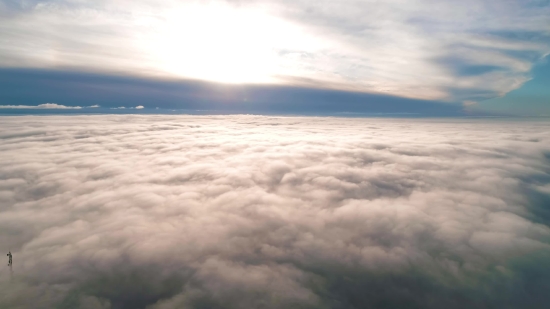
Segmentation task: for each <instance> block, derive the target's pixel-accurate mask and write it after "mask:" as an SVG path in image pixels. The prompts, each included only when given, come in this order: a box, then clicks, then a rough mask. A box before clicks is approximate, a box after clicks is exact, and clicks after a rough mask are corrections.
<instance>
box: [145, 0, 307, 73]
mask: <svg viewBox="0 0 550 309" xmlns="http://www.w3.org/2000/svg"><path fill="white" fill-rule="evenodd" d="M297 33H299V31H296V29H293V26H292V25H291V24H289V23H288V22H285V21H283V20H280V19H277V18H275V17H273V16H270V15H268V14H266V13H265V12H263V11H262V10H259V9H242V8H234V7H231V6H228V5H222V4H211V5H189V6H185V7H182V8H179V9H174V10H170V11H169V12H166V13H165V14H164V16H162V18H161V19H159V21H158V22H156V24H155V27H154V31H152V32H151V33H150V37H149V38H148V39H147V40H145V42H147V45H148V46H147V47H146V48H147V49H148V51H149V54H150V55H151V58H152V59H153V61H154V63H155V64H154V65H155V66H156V67H157V68H158V69H160V70H161V71H164V72H166V73H168V74H171V75H175V76H182V77H189V78H194V79H202V80H209V81H217V82H224V83H275V82H276V80H277V78H276V76H278V75H281V74H284V72H283V69H284V63H282V61H281V60H282V59H281V57H280V51H281V50H282V49H284V48H288V47H290V46H292V44H293V42H292V41H293V40H294V41H299V40H300V38H297V37H296V36H297ZM290 48H291V47H290Z"/></svg>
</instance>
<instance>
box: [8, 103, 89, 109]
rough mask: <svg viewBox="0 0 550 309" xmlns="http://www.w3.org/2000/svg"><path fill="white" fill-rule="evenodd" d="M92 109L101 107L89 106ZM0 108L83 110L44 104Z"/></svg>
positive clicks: (78, 107)
mask: <svg viewBox="0 0 550 309" xmlns="http://www.w3.org/2000/svg"><path fill="white" fill-rule="evenodd" d="M88 107H90V108H93V107H99V106H88ZM0 108H9V109H81V108H82V107H81V106H65V105H62V104H57V103H44V104H39V105H0Z"/></svg>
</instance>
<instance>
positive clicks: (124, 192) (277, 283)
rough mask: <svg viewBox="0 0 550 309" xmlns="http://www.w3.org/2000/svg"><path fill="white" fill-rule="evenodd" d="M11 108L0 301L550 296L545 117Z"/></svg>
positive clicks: (140, 304)
mask: <svg viewBox="0 0 550 309" xmlns="http://www.w3.org/2000/svg"><path fill="white" fill-rule="evenodd" d="M1 120H2V121H1V122H0V138H1V140H2V142H1V143H0V153H1V156H2V158H3V160H1V161H0V205H1V206H0V207H1V208H0V248H1V250H3V251H6V252H7V251H8V250H11V252H13V254H14V267H13V273H12V274H11V276H12V277H11V279H10V275H9V269H8V268H7V266H3V267H2V268H1V270H0V271H1V272H0V275H1V277H0V278H1V279H0V280H1V281H0V306H1V307H6V308H52V307H56V306H57V308H112V309H118V308H147V309H168V308H442V307H445V308H465V307H469V308H520V307H524V308H527V307H529V308H545V307H546V306H547V303H548V301H549V300H550V299H549V296H548V293H547V291H548V288H549V287H550V259H549V257H550V228H549V226H548V224H550V212H549V210H548V205H549V204H548V202H549V201H550V176H549V175H550V147H549V146H548V145H550V133H549V132H550V128H549V127H550V124H548V123H544V122H540V123H537V122H521V121H517V122H510V121H500V120H494V121H487V120H484V121H481V120H447V121H441V120H414V119H344V118H297V117H296V118H294V117H290V118H274V117H257V116H223V117H222V116H208V117H206V116H204V117H202V116H129V115H125V116H76V117H63V116H47V117H45V116H42V117H37V116H25V117H3V118H2V119H1ZM3 251H2V252H3Z"/></svg>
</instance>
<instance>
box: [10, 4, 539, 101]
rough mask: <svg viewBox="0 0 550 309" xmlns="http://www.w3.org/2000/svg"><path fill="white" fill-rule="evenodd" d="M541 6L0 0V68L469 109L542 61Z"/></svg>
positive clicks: (510, 86) (512, 85)
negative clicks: (377, 97)
mask: <svg viewBox="0 0 550 309" xmlns="http://www.w3.org/2000/svg"><path fill="white" fill-rule="evenodd" d="M549 16H550V5H549V4H548V1H543V0H502V1H494V0H461V1H456V0H449V1H434V0H415V1H410V0H387V1H376V0H345V1H337V2H334V1H311V0H299V1H295V0H293V1H287V0H262V1H249V0H238V1H235V0H227V1H224V0H220V1H201V0H199V1H177V0H167V1H163V2H162V4H159V3H158V2H157V1H150V0H139V1H136V0H133V1H127V0H116V1H113V0H109V1H105V0H96V1H87V0H85V1H80V0H79V1H75V0H47V1H36V0H33V1H11V0H8V1H6V0H0V17H1V19H0V66H2V67H10V68H49V69H52V68H53V69H71V70H87V71H94V72H98V71H99V72H108V73H118V74H121V73H124V74H130V75H134V76H144V75H145V76H149V77H150V76H154V77H163V78H166V77H172V78H173V77H176V78H181V77H184V78H192V79H202V80H211V81H221V82H230V83H267V84H285V85H300V86H314V87H322V88H331V89H341V90H354V91H364V92H373V93H385V94H392V95H398V96H404V97H408V98H417V99H429V100H447V101H452V102H462V101H468V100H473V101H480V100H483V99H488V98H492V97H496V96H502V95H504V94H506V93H507V92H509V91H511V90H513V89H516V88H518V87H520V86H521V85H522V84H523V83H524V82H526V81H527V80H529V78H530V77H529V72H530V71H531V68H532V66H533V65H534V64H536V63H537V61H539V60H540V59H541V58H543V57H544V56H545V55H548V54H549V53H550V32H549V30H548V29H549V27H548V25H549V23H550V17H549Z"/></svg>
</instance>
